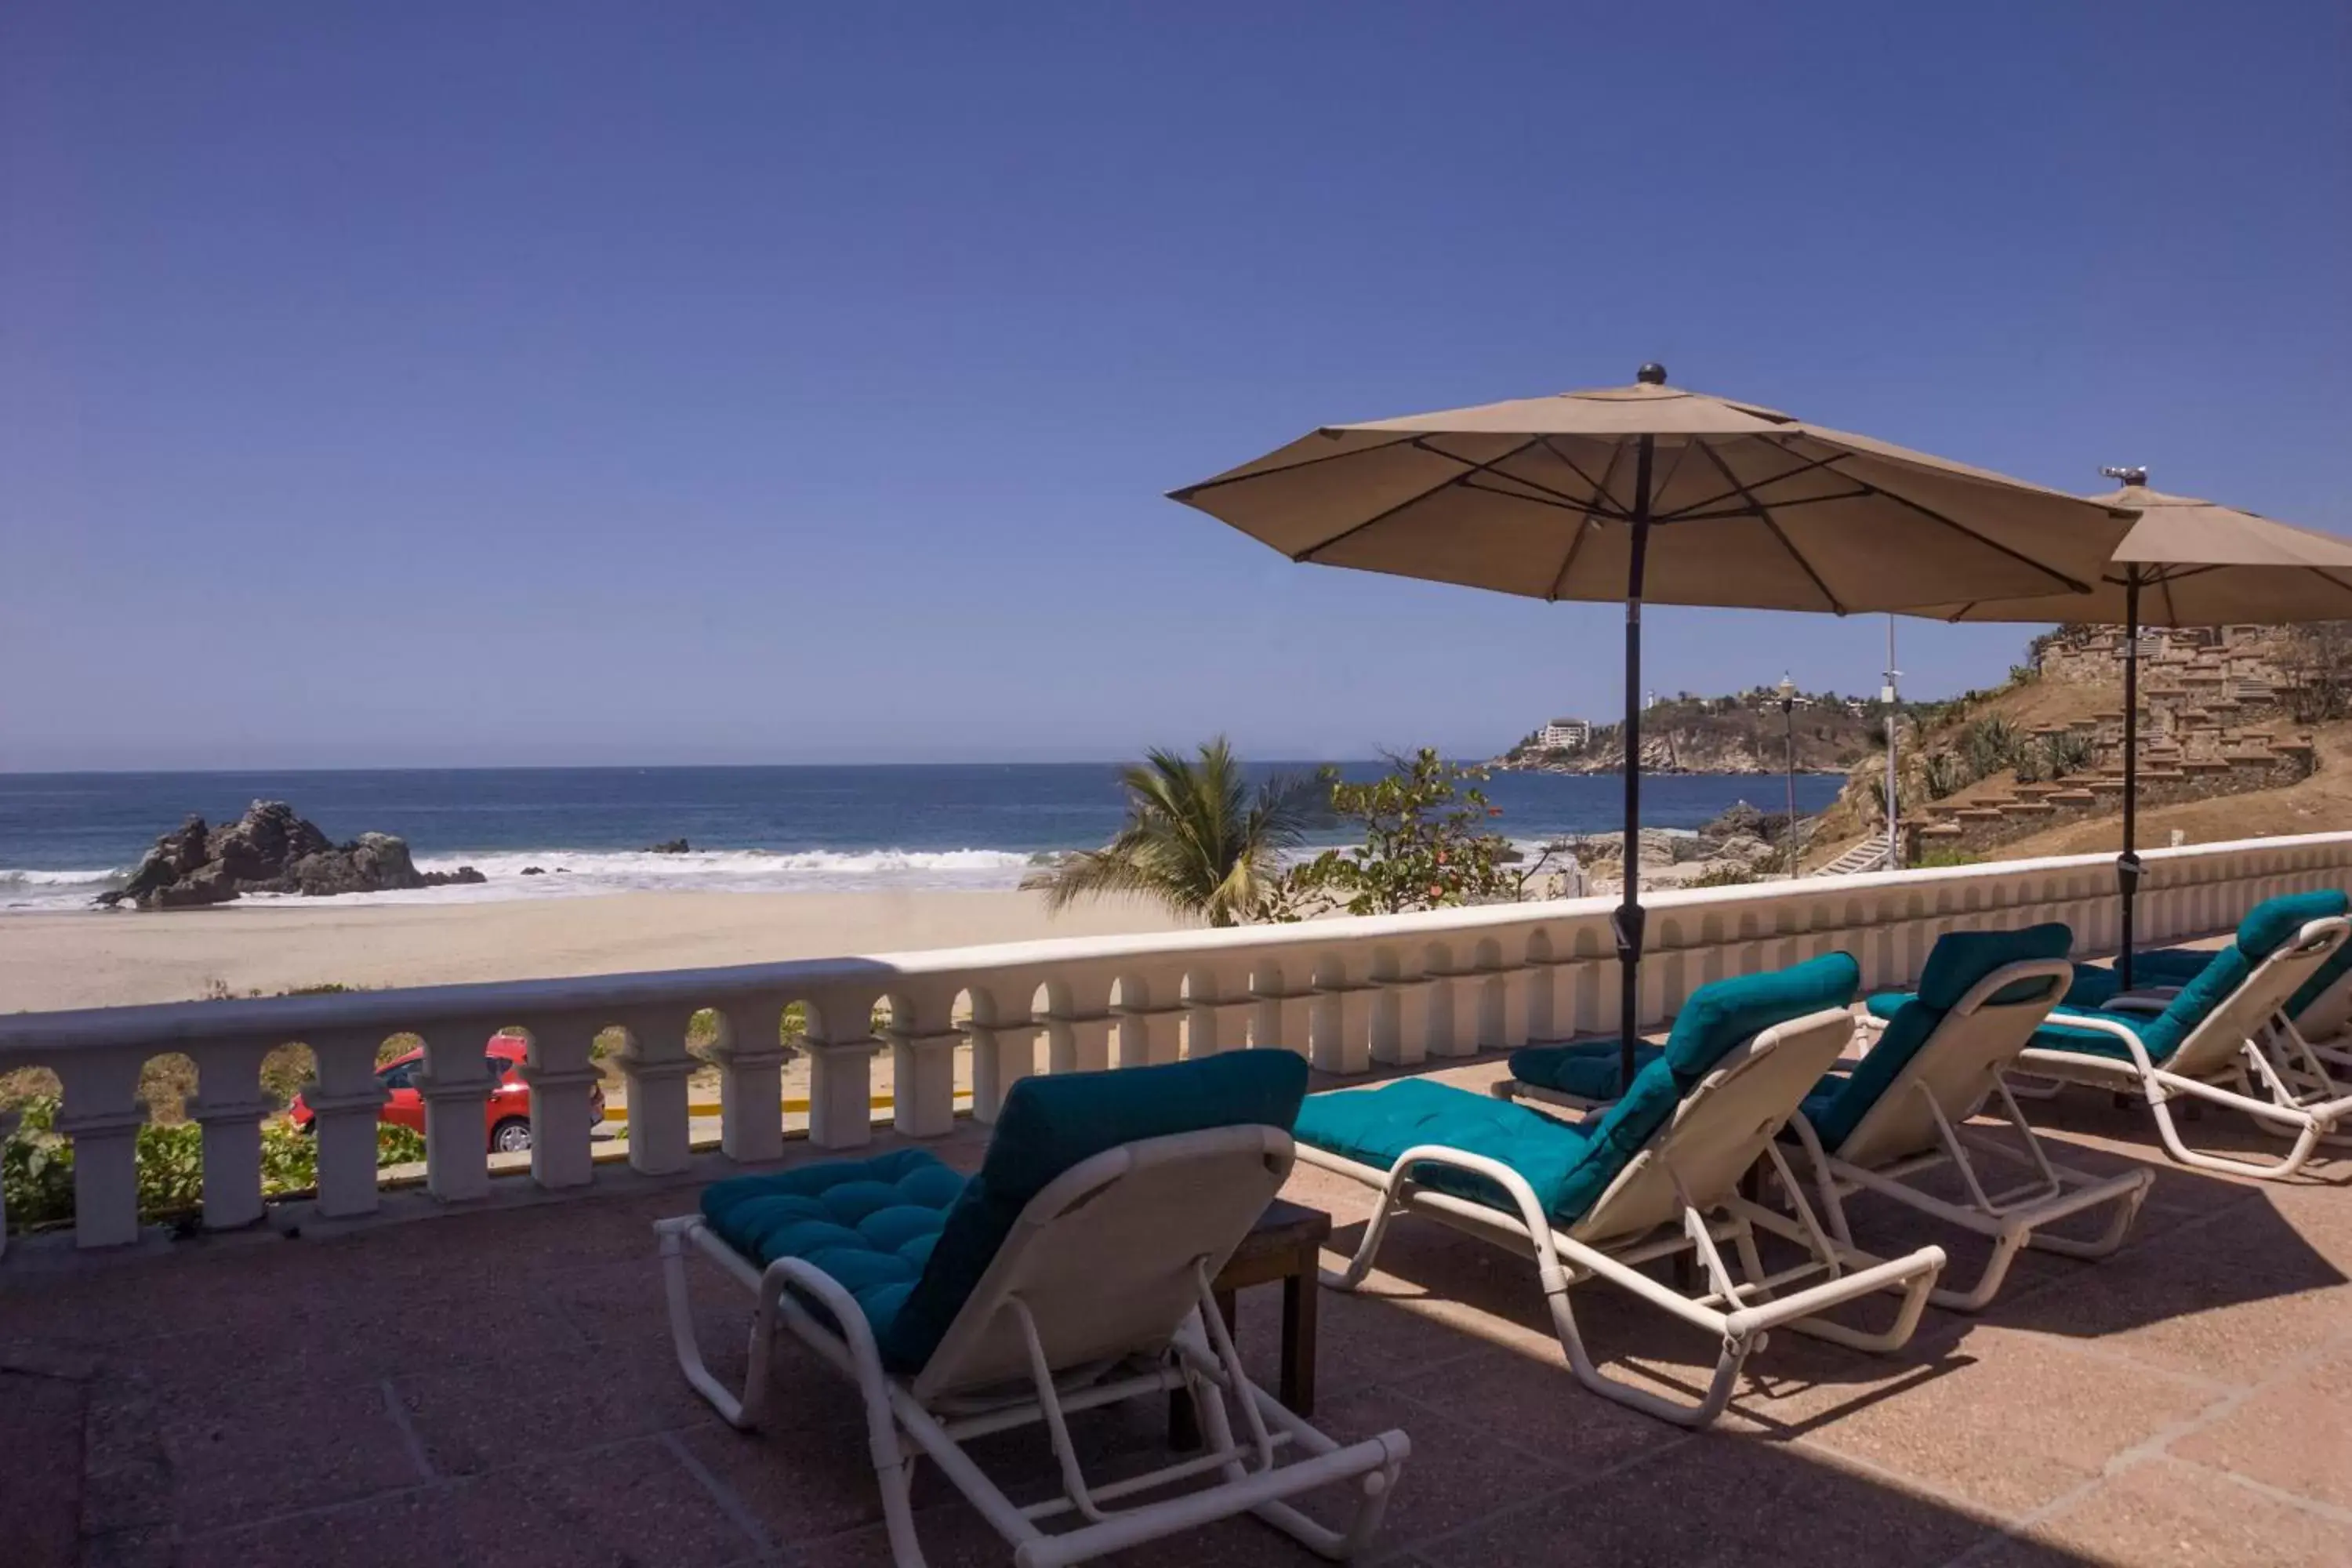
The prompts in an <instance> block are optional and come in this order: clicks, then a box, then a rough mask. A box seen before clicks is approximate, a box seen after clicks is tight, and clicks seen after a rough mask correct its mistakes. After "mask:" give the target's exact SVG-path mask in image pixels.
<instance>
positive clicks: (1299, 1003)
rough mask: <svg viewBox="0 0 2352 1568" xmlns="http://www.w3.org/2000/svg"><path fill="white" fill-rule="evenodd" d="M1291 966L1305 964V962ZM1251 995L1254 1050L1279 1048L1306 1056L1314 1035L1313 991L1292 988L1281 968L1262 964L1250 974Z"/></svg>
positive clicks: (1312, 988)
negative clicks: (1255, 1007) (1254, 1004)
mask: <svg viewBox="0 0 2352 1568" xmlns="http://www.w3.org/2000/svg"><path fill="white" fill-rule="evenodd" d="M1291 962H1292V963H1294V964H1303V963H1305V962H1306V961H1305V960H1304V959H1293V960H1292V961H1291ZM1250 995H1251V996H1252V997H1253V998H1255V1001H1256V1003H1257V1011H1256V1013H1255V1015H1253V1016H1252V1017H1251V1019H1250V1044H1251V1046H1253V1047H1255V1048H1256V1049H1259V1050H1264V1049H1265V1048H1266V1047H1269V1046H1278V1047H1281V1048H1282V1049H1284V1050H1286V1051H1297V1053H1298V1054H1299V1055H1300V1056H1302V1057H1303V1056H1306V1055H1307V1050H1308V1047H1309V1037H1310V1036H1311V1035H1312V1034H1313V1032H1314V1028H1313V1024H1312V1021H1311V1020H1312V1017H1313V1014H1314V1007H1315V990H1314V987H1313V986H1312V985H1295V984H1291V983H1289V982H1288V981H1286V979H1285V978H1284V975H1283V971H1282V966H1281V965H1279V964H1276V963H1261V964H1259V965H1258V966H1257V967H1256V968H1255V969H1253V970H1252V971H1251V972H1250Z"/></svg>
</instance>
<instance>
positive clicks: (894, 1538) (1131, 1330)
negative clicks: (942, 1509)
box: [655, 1051, 1410, 1568]
mask: <svg viewBox="0 0 2352 1568" xmlns="http://www.w3.org/2000/svg"><path fill="white" fill-rule="evenodd" d="M1306 1077H1307V1074H1306V1066H1305V1063H1304V1062H1303V1061H1301V1060H1300V1059H1299V1058H1297V1057H1296V1056H1293V1055H1292V1054H1291V1053H1289V1052H1286V1051H1244V1052H1236V1053H1232V1054H1230V1055H1226V1056H1220V1057H1211V1058H1202V1060H1200V1061H1196V1062H1182V1063H1179V1064H1176V1065H1174V1066H1172V1067H1161V1068H1129V1069H1126V1070H1123V1071H1119V1072H1110V1073H1078V1074H1067V1075H1059V1076H1055V1077H1049V1078H1038V1079H1024V1080H1023V1081H1022V1082H1021V1083H1020V1084H1018V1085H1017V1086H1015V1088H1014V1089H1013V1092H1012V1093H1011V1094H1010V1095H1009V1096H1007V1098H1006V1100H1005V1105H1004V1110H1003V1116H1002V1117H1001V1118H1000V1120H999V1122H998V1126H997V1131H996V1135H995V1138H994V1140H993V1142H992V1143H991V1145H990V1148H989V1152H988V1156H987V1160H986V1162H985V1163H984V1164H983V1165H982V1170H981V1172H980V1173H979V1174H978V1175H976V1176H973V1177H972V1178H971V1179H970V1180H969V1181H968V1182H967V1181H965V1180H964V1179H963V1178H961V1177H959V1176H957V1175H956V1174H955V1173H953V1172H951V1171H949V1170H948V1169H947V1168H946V1167H945V1166H944V1165H941V1164H940V1163H939V1162H938V1161H936V1160H934V1159H932V1158H931V1156H929V1154H928V1153H925V1152H922V1151H919V1150H900V1151H897V1152H892V1153H889V1154H885V1155H881V1156H879V1157H877V1158H876V1159H873V1160H867V1161H860V1162H849V1163H831V1164H828V1165H823V1166H803V1167H799V1168H798V1169H795V1170H788V1171H784V1172H780V1173H775V1174H773V1175H768V1176H751V1177H742V1178H738V1179H737V1180H736V1181H734V1182H731V1183H720V1184H718V1185H717V1186H714V1187H712V1188H710V1189H709V1190H708V1191H706V1193H705V1194H704V1205H703V1207H704V1212H702V1213H699V1214H694V1215H681V1216H679V1217H677V1218H675V1219H667V1220H662V1221H659V1222H657V1223H656V1226H655V1229H656V1232H657V1233H658V1234H659V1236H660V1238H661V1262H662V1272H663V1276H664V1284H665V1289H666V1292H667V1299H668V1305H669V1316H670V1330H671V1335H672V1339H673V1341H674V1342H675V1345H676V1348H677V1359H678V1364H679V1366H680V1367H681V1368H682V1369H683V1370H684V1372H685V1373H686V1376H687V1380H688V1382H689V1383H691V1384H693V1385H694V1387H695V1389H696V1390H697V1391H698V1392H699V1393H700V1394H702V1395H703V1397H704V1398H706V1399H708V1400H709V1402H710V1403H711V1405H714V1406H715V1407H717V1409H718V1410H719V1414H720V1415H723V1416H725V1417H726V1418H727V1420H728V1421H729V1422H730V1424H732V1425H733V1426H738V1427H745V1428H748V1427H751V1426H757V1425H758V1424H759V1423H760V1422H761V1418H762V1416H763V1415H764V1413H765V1409H766V1405H767V1400H768V1397H769V1393H770V1390H769V1353H770V1348H771V1346H772V1342H773V1339H774V1335H775V1332H776V1331H777V1330H778V1329H789V1330H791V1331H792V1332H793V1334H794V1335H795V1336H796V1337H798V1338H799V1339H800V1340H801V1341H802V1342H804V1343H806V1344H807V1345H808V1346H809V1347H810V1348H811V1349H812V1350H814V1352H816V1354H817V1356H818V1357H819V1359H821V1360H822V1361H824V1363H826V1364H827V1365H829V1366H831V1367H832V1368H834V1370H835V1371H836V1372H839V1373H842V1374H843V1375H844V1376H845V1377H847V1378H848V1379H849V1380H850V1381H851V1382H853V1383H854V1384H856V1386H857V1389H858V1392H859V1394H861V1396H862V1397H863V1398H864V1401H865V1405H866V1440H867V1445H868V1447H869V1449H870V1452H871V1457H872V1460H873V1464H874V1471H875V1476H876V1479H877V1482H878V1483H879V1485H880V1488H881V1493H882V1507H883V1514H884V1518H885V1520H886V1521H887V1530H888V1535H889V1541H890V1547H891V1552H892V1554H893V1556H894V1558H895V1560H896V1561H897V1562H898V1563H899V1564H900V1568H919V1565H920V1564H921V1563H922V1562H923V1555H922V1550H921V1547H920V1545H919V1542H918V1541H917V1539H916V1533H915V1518H914V1512H913V1505H912V1501H911V1490H910V1489H911V1484H912V1479H913V1474H914V1470H915V1467H916V1465H917V1464H918V1463H919V1460H920V1459H922V1458H929V1459H930V1460H931V1461H932V1462H933V1463H934V1464H936V1465H938V1466H939V1467H940V1471H941V1472H942V1473H943V1474H944V1475H945V1476H946V1477H947V1478H948V1479H949V1480H950V1481H952V1482H953V1483H954V1484H955V1486H956V1487H957V1489H959V1490H961V1492H962V1493H963V1495H964V1496H965V1497H966V1498H967V1499H969V1500H971V1504H972V1506H973V1507H974V1508H976V1509H977V1510H979V1511H980V1512H981V1514H982V1516H983V1517H984V1518H986V1519H987V1521H989V1523H990V1524H992V1525H993V1526H994V1527H995V1528H996V1530H997V1531H999V1532H1000V1533H1002V1534H1003V1536H1004V1538H1005V1539H1006V1540H1007V1541H1008V1542H1011V1543H1012V1544H1013V1562H1014V1563H1018V1564H1021V1565H1022V1568H1045V1565H1046V1564H1058V1563H1077V1562H1082V1561H1085V1560H1087V1559H1089V1558H1093V1557H1098V1556H1101V1555H1102V1554H1104V1553H1106V1552H1116V1551H1118V1550H1120V1549H1122V1548H1125V1547H1129V1546H1134V1545H1136V1544H1138V1543H1139V1542H1147V1541H1151V1540H1155V1539H1158V1538H1160V1537H1162V1536H1166V1535H1170V1534H1172V1533H1175V1532H1177V1531H1186V1530H1192V1529H1195V1528H1198V1527H1199V1526H1201V1525H1203V1524H1208V1523H1212V1522H1213V1521H1217V1520H1221V1519H1225V1518H1229V1517H1232V1516H1234V1515H1236V1514H1240V1513H1244V1512H1247V1513H1252V1514H1255V1515H1256V1516H1257V1517H1258V1518H1259V1519H1261V1520H1263V1521H1265V1522H1266V1523H1268V1524H1271V1525H1273V1526H1274V1527H1276V1529H1279V1530H1281V1531H1285V1532H1286V1533H1287V1534H1289V1535H1291V1536H1293V1537H1295V1538H1296V1539H1297V1540H1298V1541H1299V1542H1302V1543H1303V1544H1305V1545H1306V1546H1307V1547H1308V1548H1309V1549H1311V1550H1313V1551H1315V1552H1319V1553H1321V1554H1322V1555H1324V1556H1327V1557H1333V1558H1345V1557H1349V1556H1352V1555H1353V1554H1354V1553H1356V1552H1358V1551H1360V1549H1361V1548H1362V1547H1363V1546H1365V1545H1366V1543H1367V1542H1369V1541H1370V1539H1371V1536H1372V1533H1373V1531H1375V1530H1377V1529H1378V1527H1379V1524H1380V1521H1381V1514H1382V1512H1383V1510H1385V1508H1386V1506H1387V1502H1388V1499H1389V1496H1390V1494H1391V1490H1392V1489H1393V1487H1394V1485H1395V1482H1396V1479H1397V1472H1398V1468H1399V1467H1400V1466H1401V1465H1402V1463H1403V1461H1404V1459H1405V1458H1406V1457H1407V1455H1408V1454H1409V1452H1410V1445H1409V1444H1408V1443H1407V1441H1406V1439H1405V1436H1404V1435H1403V1434H1402V1432H1396V1431H1390V1432H1385V1433H1382V1434H1381V1435H1380V1436H1375V1437H1371V1438H1369V1439H1367V1440H1365V1441H1362V1442H1359V1443H1354V1444H1350V1445H1347V1446H1345V1447H1342V1446H1341V1445H1340V1444H1339V1443H1337V1442H1335V1441H1333V1440H1332V1439H1331V1438H1330V1437H1328V1436H1326V1435H1324V1434H1323V1433H1321V1432H1319V1431H1318V1430H1317V1429H1316V1428H1315V1427H1313V1426H1309V1425H1308V1424H1307V1422H1306V1421H1304V1420H1302V1419H1301V1418H1300V1417H1299V1416H1297V1415H1294V1414H1293V1413H1292V1412H1290V1411H1288V1410H1286V1409H1285V1408H1284V1407H1283V1406H1282V1405H1280V1404H1279V1403H1277V1402H1276V1400H1275V1399H1274V1398H1273V1396H1272V1395H1270V1394H1266V1393H1265V1391H1264V1390H1262V1389H1260V1388H1258V1387H1257V1386H1256V1385H1255V1384H1252V1383H1251V1382H1250V1381H1249V1379H1248V1377H1247V1375H1246V1374H1245V1373H1244V1372H1243V1370H1242V1364H1241V1361H1240V1358H1239V1356H1238V1355H1237V1353H1236V1352H1235V1351H1234V1342H1233V1339H1232V1336H1231V1335H1230V1334H1229V1333H1228V1331H1227V1330H1226V1328H1225V1325H1224V1321H1223V1317H1222V1316H1221V1315H1220V1314H1219V1313H1218V1312H1217V1311H1216V1310H1215V1308H1214V1305H1213V1302H1212V1300H1211V1297H1210V1281H1211V1280H1212V1279H1214V1278H1215V1276H1216V1273H1217V1270H1218V1269H1219V1268H1222V1267H1223V1263H1224V1260H1225V1259H1226V1258H1228V1257H1229V1256H1231V1254H1232V1252H1233V1250H1234V1247H1235V1246H1237V1245H1238V1244H1239V1243H1240V1241H1241V1240H1242V1238H1243V1237H1244V1236H1245V1235H1247V1234H1248V1231H1249V1229H1250V1227H1251V1226H1252V1225H1253V1224H1255V1221H1256V1219H1257V1216H1258V1215H1260V1214H1261V1213H1262V1212H1263V1211H1264V1210H1265V1205H1266V1204H1267V1203H1268V1202H1269V1201H1271V1200H1272V1199H1273V1197H1274V1195H1275V1194H1276V1191H1278V1190H1279V1189H1280V1187H1281V1185H1282V1184H1283V1181H1284V1179H1285V1177H1286V1176H1287V1174H1288V1173H1289V1171H1290V1168H1291V1163H1292V1153H1293V1150H1292V1143H1291V1139H1290V1135H1289V1134H1288V1133H1287V1132H1286V1131H1283V1129H1282V1127H1281V1126H1279V1125H1276V1124H1274V1123H1275V1122H1276V1121H1287V1120H1288V1119H1289V1117H1290V1116H1291V1115H1292V1114H1293V1112H1294V1111H1295V1110H1296V1108H1297V1104H1298V1101H1299V1100H1300V1098H1301V1097H1302V1096H1303V1094H1304V1092H1305V1089H1306ZM1114 1080H1118V1081H1114ZM1138 1080H1148V1081H1138ZM1154 1134H1157V1135H1154ZM730 1233H731V1235H730ZM746 1239H752V1240H755V1241H756V1242H757V1243H758V1245H757V1246H756V1247H754V1248H753V1250H752V1251H751V1252H749V1253H747V1251H746V1250H745V1249H744V1247H743V1245H742V1243H743V1242H744V1241H745V1240H746ZM688 1247H695V1248H697V1249H698V1250H699V1251H701V1252H702V1253H703V1254H705V1255H706V1256H707V1257H709V1258H711V1259H712V1260H713V1261H714V1262H716V1263H717V1264H718V1265H719V1268H720V1269H722V1270H723V1271H724V1272H725V1273H726V1274H727V1275H728V1276H729V1277H730V1278H731V1279H735V1280H736V1281H737V1282H739V1283H740V1284H741V1285H742V1286H744V1288H745V1289H749V1290H750V1291H751V1292H752V1294H753V1296H754V1298H755V1300H756V1301H757V1307H756V1310H755V1314H754V1317H753V1321H752V1327H751V1365H750V1370H749V1372H748V1373H747V1375H746V1378H745V1381H744V1385H743V1387H742V1389H741V1390H740V1392H738V1391H732V1390H730V1389H728V1388H726V1387H724V1386H723V1385H721V1384H719V1381H718V1380H717V1379H716V1378H714V1377H713V1376H712V1375H711V1374H710V1373H709V1370H708V1369H707V1368H706V1367H705V1366H704V1364H703V1360H702V1354H701V1350H700V1347H699V1346H698V1343H697V1342H696V1337H695V1331H694V1320H693V1308H692V1306H691V1303H690V1302H689V1300H688V1282H687V1276H686V1257H685V1253H686V1249H687V1248H688ZM761 1253H771V1254H772V1256H771V1257H769V1258H768V1259H767V1260H766V1261H764V1262H763V1261H761V1256H760V1254H761ZM1180 1391H1181V1392H1183V1393H1186V1394H1189V1395H1190V1397H1191V1399H1192V1405H1193V1408H1194V1409H1195V1411H1196V1412H1197V1413H1198V1420H1199V1424H1200V1426H1201V1429H1202V1432H1203V1434H1204V1435H1205V1447H1206V1451H1205V1452H1203V1453H1202V1454H1200V1455H1197V1456H1194V1457H1192V1458H1183V1459H1180V1460H1178V1461H1177V1462H1175V1463H1172V1464H1170V1465H1166V1466H1163V1467H1161V1468H1158V1469H1155V1470H1152V1471H1150V1473H1149V1474H1145V1475H1139V1476H1132V1477H1129V1478H1127V1479H1121V1480H1118V1481H1115V1482H1110V1483H1108V1484H1096V1483H1092V1482H1089V1481H1088V1480H1087V1477H1086V1475H1085V1472H1084V1468H1083V1467H1082V1464H1081V1461H1080V1458H1079V1456H1078V1454H1077V1452H1076V1448H1075V1447H1073V1445H1072V1442H1071V1437H1070V1433H1069V1430H1068V1427H1067V1425H1066V1417H1067V1416H1068V1415H1071V1414H1075V1413H1076V1412H1079V1411H1085V1410H1091V1409H1097V1408H1099V1407H1101V1406H1104V1405H1112V1404H1116V1403H1118V1402H1120V1401H1123V1400H1129V1399H1139V1398H1148V1399H1151V1400H1153V1401H1155V1402H1157V1401H1160V1400H1161V1399H1163V1398H1164V1397H1165V1396H1166V1395H1167V1394H1171V1393H1176V1392H1180ZM1228 1398H1230V1399H1231V1400H1232V1402H1233V1404H1234V1405H1235V1406H1237V1407H1238V1409H1239V1411H1240V1420H1241V1426H1242V1428H1243V1430H1242V1432H1241V1435H1240V1436H1238V1437H1237V1436H1235V1433H1234V1423H1233V1421H1232V1419H1231V1418H1230V1417H1229V1415H1228V1408H1227V1401H1228ZM1033 1425H1043V1426H1045V1431H1046V1436H1047V1438H1048V1441H1049V1442H1050V1444H1051V1446H1052V1449H1053V1452H1054V1454H1055V1458H1056V1460H1057V1461H1058V1466H1059V1470H1060V1476H1061V1481H1062V1486H1063V1491H1062V1493H1061V1495H1060V1496H1058V1497H1056V1498H1053V1499H1050V1500H1045V1501H1044V1502H1040V1503H1035V1504H1032V1505H1029V1506H1026V1507H1024V1506H1021V1505H1018V1504H1016V1503H1014V1502H1013V1500H1011V1499H1010V1498H1008V1497H1007V1496H1006V1495H1005V1494H1004V1492H1003V1489H1001V1488H999V1487H998V1486H997V1485H996V1483H995V1482H993V1481H992V1480H991V1479H989V1478H988V1476H987V1475H986V1474H985V1473H984V1472H982V1470H981V1468H979V1467H978V1466H977V1465H976V1464H975V1463H974V1462H973V1461H972V1459H971V1457H970V1456H969V1455H967V1454H966V1453H965V1452H964V1449H963V1447H962V1444H963V1442H964V1441H965V1440H966V1439H968V1438H971V1437H974V1436H982V1435H984V1434H988V1433H993V1432H1002V1431H1005V1430H1008V1429H1010V1428H1013V1427H1019V1426H1033ZM1203 1479H1206V1481H1207V1483H1208V1484H1206V1485H1197V1486H1195V1487H1194V1489H1190V1490H1185V1491H1181V1492H1178V1493H1177V1494H1176V1495H1174V1496H1171V1497H1163V1498H1161V1499H1160V1500H1154V1501H1147V1502H1141V1503H1136V1504H1132V1505H1128V1506H1121V1507H1113V1506H1111V1505H1112V1504H1114V1503H1116V1502H1120V1501H1121V1500H1126V1499H1130V1498H1133V1497H1136V1496H1137V1495H1138V1494H1142V1493H1148V1492H1153V1491H1158V1490H1164V1489H1167V1488H1169V1487H1171V1486H1172V1485H1176V1484H1178V1483H1183V1482H1188V1481H1190V1482H1196V1483H1197V1482H1200V1481H1202V1480H1203ZM1336 1485H1351V1486H1352V1487H1353V1488H1354V1489H1356V1490H1357V1492H1358V1494H1359V1495H1358V1498H1357V1502H1356V1507H1355V1510H1354V1512H1353V1515H1352V1517H1351V1518H1350V1520H1349V1523H1348V1524H1347V1525H1346V1527H1345V1528H1344V1529H1340V1530H1332V1529H1328V1528H1327V1527H1325V1526H1323V1525H1321V1524H1318V1523H1317V1522H1316V1521H1313V1520H1311V1519H1309V1518H1307V1516H1306V1515H1305V1514H1303V1513H1300V1512H1299V1511H1298V1510H1297V1509H1295V1508H1293V1507H1292V1506H1291V1505H1290V1502H1289V1500H1290V1499H1293V1498H1296V1497H1297V1496H1298V1495H1300V1494H1301V1493H1304V1492H1307V1491H1310V1490H1314V1489H1319V1488H1324V1487H1329V1486H1336ZM1073 1513H1075V1514H1076V1515H1077V1516H1078V1517H1079V1519H1080V1520H1081V1521H1082V1522H1081V1523H1080V1524H1079V1525H1078V1526H1077V1527H1076V1528H1074V1529H1069V1530H1066V1531H1059V1532H1058V1533H1048V1532H1047V1531H1045V1530H1042V1529H1040V1528H1039V1527H1040V1525H1041V1523H1043V1522H1045V1521H1049V1520H1058V1519H1061V1518H1063V1517H1065V1516H1067V1515H1070V1514H1073Z"/></svg>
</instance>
